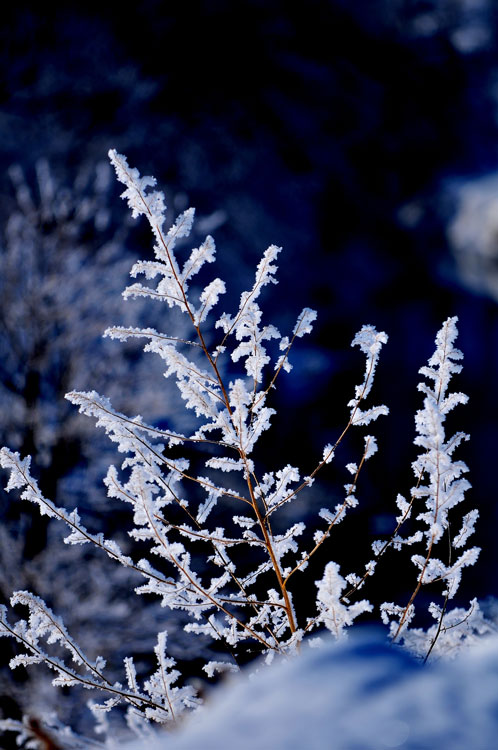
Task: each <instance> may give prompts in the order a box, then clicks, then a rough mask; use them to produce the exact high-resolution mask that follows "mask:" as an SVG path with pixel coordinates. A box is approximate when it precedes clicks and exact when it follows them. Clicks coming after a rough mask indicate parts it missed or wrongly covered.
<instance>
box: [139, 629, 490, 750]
mask: <svg viewBox="0 0 498 750" xmlns="http://www.w3.org/2000/svg"><path fill="white" fill-rule="evenodd" d="M497 737H498V636H493V637H489V638H485V639H483V641H482V643H480V644H478V645H477V646H474V647H473V648H472V649H470V650H469V651H467V652H466V653H464V654H462V655H460V656H459V657H457V658H456V659H455V660H453V661H451V662H442V661H440V662H439V663H436V664H434V665H432V666H431V665H428V666H426V667H422V666H421V665H420V664H419V663H416V662H415V661H413V660H412V659H411V657H410V656H408V655H407V654H406V653H404V652H402V651H400V650H398V649H396V648H391V647H390V646H389V645H388V644H387V643H386V639H385V634H384V633H382V632H380V631H377V630H373V631H372V630H369V629H367V630H362V629H360V630H359V631H357V632H356V633H353V634H352V636H351V637H350V638H349V640H348V641H346V642H345V643H343V644H339V645H337V644H336V643H334V642H332V641H329V640H325V641H324V644H323V647H321V648H313V649H311V648H309V647H308V646H304V647H303V651H302V654H301V655H300V656H299V657H296V658H295V659H291V660H289V661H286V662H283V661H282V662H281V663H279V664H275V663H274V664H273V665H272V666H270V667H263V666H262V667H261V669H260V670H259V671H258V673H257V674H255V675H253V676H252V677H249V676H248V674H247V673H246V674H242V675H240V674H239V675H235V676H233V677H231V678H227V680H226V681H225V682H224V683H223V684H222V685H221V686H220V687H218V688H215V689H213V691H212V692H211V694H210V695H209V696H208V698H207V700H206V704H205V706H204V707H203V709H201V710H200V711H198V712H197V713H196V714H195V715H192V716H191V717H190V718H187V719H186V720H185V722H184V723H183V724H182V725H181V727H180V728H179V729H178V730H176V731H174V732H173V733H168V734H167V735H166V734H163V735H162V736H161V735H158V737H157V740H153V741H149V740H148V741H146V742H145V743H143V744H142V743H141V742H135V743H131V744H130V745H128V746H126V750H166V749H167V750H196V749H197V748H202V749H203V750H224V749H225V748H226V750H228V749H230V750H233V749H234V748H237V750H245V749H246V748H247V750H249V748H250V749H251V750H254V748H255V747H257V748H258V750H266V748H271V749H272V750H280V749H281V750H284V748H285V750H303V749H306V750H314V749H315V748H316V749H318V748H326V749H327V750H385V748H403V750H435V748H437V750H460V748H461V749H462V750H463V749H464V748H465V750H491V749H492V748H495V747H498V740H497Z"/></svg>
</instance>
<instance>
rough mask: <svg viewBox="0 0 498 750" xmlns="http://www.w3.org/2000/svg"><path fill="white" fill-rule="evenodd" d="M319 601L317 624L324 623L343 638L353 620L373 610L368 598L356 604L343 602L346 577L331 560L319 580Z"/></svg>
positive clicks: (336, 635) (339, 637) (338, 636)
mask: <svg viewBox="0 0 498 750" xmlns="http://www.w3.org/2000/svg"><path fill="white" fill-rule="evenodd" d="M316 585H317V587H318V596H317V603H318V609H319V615H318V618H317V624H318V623H322V622H323V624H324V625H325V626H326V627H327V628H328V629H329V630H330V632H331V633H332V635H334V636H335V637H336V638H338V639H341V638H344V637H345V636H346V635H347V632H346V630H345V629H346V627H349V626H350V625H352V624H353V620H354V619H355V618H356V617H358V615H361V614H362V613H363V612H371V611H372V605H371V604H370V602H368V601H367V600H366V599H363V600H362V601H360V602H355V604H343V603H342V601H341V598H342V592H343V590H344V588H345V587H346V581H345V579H344V578H343V577H342V576H341V575H340V573H339V566H338V565H337V563H334V562H329V563H328V564H327V566H326V568H325V571H324V574H323V578H322V580H321V581H318V582H317V584H316Z"/></svg>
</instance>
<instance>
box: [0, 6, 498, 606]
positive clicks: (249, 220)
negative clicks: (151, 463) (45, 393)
mask: <svg viewBox="0 0 498 750" xmlns="http://www.w3.org/2000/svg"><path fill="white" fill-rule="evenodd" d="M497 32H498V7H497V6H496V4H495V3H494V2H492V1H491V0H490V1H486V0H472V1H471V0H434V1H433V2H430V1H429V0H427V1H425V2H422V1H420V2H416V1H415V0H413V1H409V0H356V2H347V0H343V1H341V0H330V1H329V2H327V1H326V0H309V2H306V3H289V2H285V1H284V0H238V1H237V2H231V1H230V0H204V1H202V0H201V1H198V2H189V1H188V0H186V1H185V2H177V3H170V2H160V1H159V0H145V1H144V2H140V3H136V4H131V5H130V4H129V5H128V6H126V7H125V6H123V7H121V8H119V9H116V8H115V7H114V6H111V5H109V4H104V3H97V2H92V1H91V0H89V1H88V2H85V3H68V4H64V5H63V4H61V5H59V6H58V5H53V4H48V5H46V4H36V5H33V6H32V7H30V6H29V5H28V4H24V3H22V2H21V3H9V4H8V5H7V6H6V7H5V8H4V9H3V10H2V19H1V22H0V34H1V39H0V70H1V78H0V192H1V193H2V202H1V204H0V218H1V219H2V221H3V222H5V221H6V220H7V218H8V215H9V212H10V211H11V210H12V205H13V194H12V187H11V184H10V182H9V178H8V176H7V170H8V168H9V167H10V166H11V165H12V164H13V163H17V164H20V165H21V166H22V168H23V170H24V172H25V174H26V175H27V178H28V179H33V174H34V165H35V163H36V161H37V160H38V159H40V158H41V157H44V158H46V159H48V160H49V162H50V165H51V167H52V169H53V170H54V173H56V174H57V175H58V177H59V179H60V180H62V181H63V182H66V183H67V184H68V185H70V184H71V183H72V182H73V181H74V179H75V174H76V172H77V170H78V169H79V168H81V167H82V166H83V165H86V166H87V167H88V168H90V167H91V168H93V166H94V165H97V164H98V162H100V161H102V160H105V159H106V154H107V151H108V149H109V148H111V147H112V148H116V149H117V150H118V151H119V152H122V153H126V154H127V156H128V158H129V161H130V163H131V164H132V165H133V166H137V167H138V168H139V170H140V172H141V173H142V174H154V175H155V176H156V177H157V178H158V182H159V184H160V185H163V186H165V187H167V188H168V190H169V191H170V193H169V194H170V195H175V194H176V195H178V194H180V193H182V192H184V193H186V194H187V196H188V198H189V200H190V202H191V204H192V205H194V206H196V207H197V209H198V210H199V212H200V213H201V214H210V213H212V212H214V211H215V210H222V211H223V212H224V215H225V217H226V221H225V222H224V223H223V224H222V226H221V227H220V228H219V229H218V230H217V232H216V240H217V244H218V247H219V256H218V257H219V262H220V271H219V272H220V274H221V275H222V277H224V278H225V279H226V281H227V282H228V283H229V284H230V283H231V284H232V288H233V297H232V299H236V297H237V295H238V294H239V293H240V291H241V290H242V289H243V288H244V285H246V284H248V283H249V279H250V274H252V269H253V268H254V267H255V264H256V263H257V262H258V260H259V257H260V256H261V254H262V252H263V250H264V249H265V248H266V247H267V246H268V245H269V244H270V243H276V244H278V245H282V246H283V247H284V253H283V254H282V256H281V263H280V276H279V278H280V286H279V287H274V288H272V289H271V290H269V291H268V294H267V306H268V310H269V312H270V314H271V313H272V312H273V314H274V316H276V320H277V322H278V323H279V324H281V325H282V327H285V326H287V327H290V326H292V325H293V320H294V319H295V317H296V315H297V314H298V312H299V311H300V310H301V308H302V307H303V306H304V305H309V306H310V307H314V308H316V309H317V310H318V312H319V318H318V323H317V326H316V328H315V331H314V334H313V337H312V338H308V340H303V342H302V346H301V349H300V350H296V352H295V355H294V364H295V369H294V373H293V375H294V380H292V376H291V377H290V378H289V379H288V380H287V381H285V384H283V385H282V388H281V390H280V392H279V395H277V396H276V398H277V404H278V405H279V406H280V413H281V419H282V421H281V422H280V423H279V424H280V426H278V425H276V428H275V432H274V433H273V437H272V438H271V440H270V441H269V442H266V443H264V448H265V450H266V451H269V450H270V448H271V450H272V451H274V452H276V453H277V452H279V451H280V453H279V455H281V456H282V457H287V458H286V459H285V460H288V461H290V462H291V463H292V462H299V461H300V460H301V458H302V457H303V455H304V459H303V460H305V461H306V460H307V459H308V451H310V452H313V451H316V450H319V449H320V446H322V445H323V444H324V443H325V442H327V441H328V440H330V439H331V437H330V433H331V430H332V432H333V433H334V434H336V433H335V432H334V431H336V430H337V429H338V428H339V427H340V426H341V425H342V424H343V423H344V419H345V416H346V414H347V410H346V403H347V401H348V400H349V398H351V397H352V388H353V385H354V383H356V382H359V379H360V377H361V372H362V368H363V362H362V361H361V358H360V357H359V355H358V354H357V353H355V352H353V351H352V350H350V349H349V348H348V347H349V343H350V341H351V340H352V338H353V336H354V333H355V332H356V331H357V330H358V329H359V328H360V327H361V325H362V324H363V323H371V324H373V325H375V326H376V327H377V328H379V329H382V330H386V331H387V333H388V334H389V336H390V342H389V344H388V346H387V347H386V349H385V354H384V356H383V359H382V362H381V365H380V367H379V371H378V380H377V384H376V390H375V393H376V399H377V401H379V402H380V403H386V404H387V405H388V406H389V407H390V409H391V415H390V417H389V418H388V419H386V420H384V422H383V424H382V427H381V426H380V423H379V424H378V426H377V427H376V428H375V429H376V431H375V434H377V435H378V437H379V448H380V455H379V456H378V457H376V461H377V463H376V464H375V465H374V463H373V462H372V467H371V469H370V473H369V474H368V476H366V478H365V485H364V495H365V502H366V503H367V506H368V507H370V508H372V518H373V519H375V518H377V521H375V520H371V521H365V524H366V525H367V526H368V529H366V531H368V534H370V535H371V534H372V533H373V534H377V533H379V529H381V527H382V518H384V517H385V516H386V515H388V516H389V514H392V513H394V499H395V496H396V494H397V492H404V493H407V492H409V489H410V487H411V486H412V484H413V476H412V472H411V468H410V464H411V461H412V460H413V459H414V458H415V455H416V449H415V448H414V446H413V445H412V439H413V436H414V421H413V416H414V412H415V410H416V409H417V408H419V407H420V405H421V398H420V395H419V394H417V391H416V385H417V382H418V380H419V376H418V375H417V370H418V368H419V367H420V366H422V365H423V364H425V362H426V361H427V359H428V357H429V356H430V355H431V353H432V351H433V342H434V337H435V334H436V332H437V330H438V328H439V327H440V326H441V324H442V322H443V321H444V320H445V319H446V318H447V317H448V316H452V315H458V316H459V319H460V323H459V328H460V333H461V336H460V339H459V346H460V348H461V349H462V350H463V351H464V354H465V369H464V374H463V375H462V376H461V377H460V378H459V380H458V384H457V385H456V386H455V387H456V388H457V389H458V390H463V391H465V392H467V393H468V394H469V395H470V397H471V400H470V405H469V406H468V407H465V408H464V407H460V409H459V410H458V414H457V413H456V412H455V417H454V420H453V421H452V422H451V425H453V429H462V430H464V431H465V432H469V433H471V437H472V440H471V442H470V443H469V444H468V445H466V446H465V447H464V448H462V450H461V456H462V458H463V459H464V460H465V461H466V462H467V463H468V464H469V466H470V470H471V475H470V480H471V482H472V484H473V487H474V490H473V491H472V493H471V499H469V501H468V502H469V507H468V508H467V510H468V509H470V508H472V507H474V506H477V507H479V509H480V511H481V515H482V517H483V519H484V520H483V522H482V526H481V531H480V534H479V536H480V540H479V543H481V544H482V545H483V547H484V551H483V553H482V559H481V561H480V563H479V564H478V566H476V568H475V569H473V571H472V572H467V573H466V580H467V581H468V583H467V584H466V587H465V591H463V588H462V595H463V596H465V597H466V598H467V599H468V598H469V597H470V596H472V595H474V594H476V595H478V596H481V597H483V596H486V595H487V594H495V595H496V594H498V591H497V590H496V576H495V571H496V566H497V564H498V548H497V547H495V545H494V537H495V534H496V529H497V524H498V513H497V511H496V507H497V506H496V499H495V494H496V490H495V485H496V481H495V477H494V463H495V461H496V458H495V455H496V445H497V442H496V424H497V417H498V413H497V412H498V400H497V395H496V393H497V389H496V381H497V377H498V314H497V307H496V305H497V300H498V239H497V238H498V220H493V216H494V215H495V214H496V213H497V211H498V202H496V197H495V196H494V195H493V183H492V181H491V183H490V182H489V179H488V177H491V178H492V176H493V174H494V173H495V172H496V171H497V170H498V118H497V114H498V45H497ZM486 180H488V181H486ZM490 185H491V187H490ZM466 190H467V192H465V191H466ZM468 190H471V191H472V190H474V193H472V192H471V195H474V194H475V195H476V196H477V197H476V207H477V208H476V211H477V213H476V212H469V215H468V217H467V219H466V218H465V216H467V214H465V212H464V208H465V205H466V204H465V203H464V200H465V196H466V195H468V194H469V193H468ZM119 192H120V191H119V188H118V187H117V186H116V188H115V192H114V196H115V198H114V203H115V211H116V216H117V217H118V220H120V219H121V220H123V219H124V216H125V214H126V210H125V207H124V205H122V206H121V205H119V204H120V201H119V199H118V195H119ZM496 196H498V192H497V193H496ZM493 201H495V203H493ZM493 206H494V213H493ZM459 212H460V214H459ZM479 212H480V213H479ZM461 214H462V215H463V219H462V223H463V225H464V226H463V229H460V230H459V232H453V234H452V233H451V231H450V227H451V226H453V225H454V222H455V221H456V217H458V216H459V215H461ZM465 222H466V223H465ZM462 237H463V238H465V237H467V238H468V237H470V240H469V239H467V240H465V242H464V240H463V239H461V238H462ZM129 241H130V242H131V252H132V253H133V254H135V255H136V256H139V255H143V253H144V250H143V247H144V245H147V246H150V242H149V238H148V234H147V232H146V230H145V228H143V227H142V229H140V228H139V229H137V230H136V231H135V232H134V233H132V235H131V240H129ZM114 322H116V321H114V320H113V321H107V320H105V321H103V322H102V328H105V327H106V325H109V324H110V323H114ZM89 387H91V383H89ZM303 434H304V435H307V436H309V437H306V438H305V439H304V440H303ZM276 446H277V447H276ZM276 463H277V464H278V465H280V464H281V460H278V461H277V462H276ZM338 481H339V485H340V483H341V480H338ZM344 481H347V479H345V480H344ZM359 494H360V495H361V492H359ZM457 516H458V519H459V518H460V516H459V515H458V513H457ZM379 519H380V521H379ZM458 523H459V520H458Z"/></svg>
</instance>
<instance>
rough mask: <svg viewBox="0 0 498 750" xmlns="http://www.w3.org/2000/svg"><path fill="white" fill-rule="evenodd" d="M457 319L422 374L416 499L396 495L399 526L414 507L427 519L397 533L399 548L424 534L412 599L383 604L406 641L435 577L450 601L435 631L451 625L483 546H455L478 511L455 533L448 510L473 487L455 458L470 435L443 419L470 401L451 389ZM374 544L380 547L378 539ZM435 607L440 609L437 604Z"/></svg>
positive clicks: (443, 333)
mask: <svg viewBox="0 0 498 750" xmlns="http://www.w3.org/2000/svg"><path fill="white" fill-rule="evenodd" d="M457 320H458V319H457V318H456V317H453V318H448V320H446V322H445V323H444V324H443V326H442V328H441V329H440V331H439V332H438V334H437V336H436V350H435V352H434V354H433V355H432V357H431V358H430V359H429V362H428V364H427V366H425V367H422V368H421V369H420V373H421V375H424V376H425V377H426V378H427V379H428V381H429V383H426V382H421V383H419V385H418V389H419V391H421V392H422V393H423V394H424V404H423V408H422V409H420V410H419V411H418V412H417V414H416V417H415V425H416V431H417V435H416V437H415V440H414V443H415V445H417V446H418V447H420V448H421V449H422V450H421V452H420V454H419V456H418V457H417V459H416V460H415V461H414V462H413V471H414V473H415V476H416V479H417V483H416V485H415V486H414V487H413V488H412V491H411V502H408V500H406V499H405V498H404V497H403V496H401V495H399V496H398V500H397V505H398V508H399V509H400V511H401V515H400V516H399V517H398V527H399V525H401V523H403V522H404V521H405V520H406V519H407V518H408V517H409V516H410V514H411V512H412V510H414V511H415V513H417V515H416V520H417V521H419V522H421V523H422V524H423V529H422V530H420V529H419V530H418V531H416V532H415V534H413V535H412V536H411V537H408V538H405V539H403V538H402V537H401V536H399V535H396V536H395V537H394V539H393V543H394V546H395V547H398V548H399V547H401V546H402V545H403V544H413V543H415V542H420V541H422V540H425V551H424V552H422V553H421V554H414V555H413V556H412V561H413V563H414V565H415V566H416V569H417V584H416V587H415V590H414V593H413V595H412V597H411V599H410V602H409V603H408V604H407V605H406V606H405V607H396V608H394V605H387V604H386V605H383V606H384V614H385V616H386V620H387V619H389V618H388V617H387V615H388V614H390V615H392V616H393V617H394V618H395V619H394V620H393V621H392V622H391V623H390V630H391V634H392V635H393V637H394V638H397V637H398V635H400V633H401V632H403V638H404V641H405V643H407V644H408V643H409V642H410V639H409V637H408V635H407V629H406V626H407V620H408V619H409V618H410V619H411V617H413V614H414V605H413V601H414V599H415V596H416V595H417V594H418V592H419V590H420V588H421V587H423V586H426V585H428V584H430V583H433V582H440V583H441V584H442V586H443V592H442V593H443V596H444V597H445V605H444V608H443V609H441V611H440V615H439V630H438V631H437V635H436V638H438V637H439V634H440V631H441V630H442V629H443V627H446V629H448V626H445V625H444V623H445V622H446V621H447V620H448V618H449V617H451V613H447V612H446V605H447V602H448V600H449V599H451V598H453V597H454V595H455V593H456V591H457V588H458V585H459V583H460V579H461V575H462V569H463V568H464V567H466V566H468V565H473V564H474V563H475V561H476V560H477V557H478V555H479V552H480V550H479V548H478V547H471V548H469V549H465V550H463V551H462V552H460V554H459V555H458V556H457V555H455V554H454V552H453V550H457V549H462V547H464V546H465V544H466V541H467V539H468V537H469V536H470V535H471V534H472V532H473V530H474V524H475V521H476V519H477V517H478V511H477V510H472V511H470V512H469V513H467V514H466V515H465V516H464V518H463V522H462V526H461V529H460V531H459V532H458V533H457V534H456V535H455V532H454V531H453V528H452V529H451V530H450V523H449V519H448V514H449V512H450V511H451V510H453V508H455V506H456V505H458V504H459V503H461V502H462V501H463V500H464V496H465V492H466V490H468V489H469V488H470V483H469V482H468V481H467V479H465V477H464V476H463V475H464V474H465V473H466V472H467V471H468V468H467V466H466V464H465V463H464V462H463V461H458V460H454V458H453V454H454V452H455V450H456V448H458V446H459V445H460V444H461V443H462V441H464V440H468V435H466V434H465V433H463V432H457V433H455V434H454V435H452V436H451V437H447V436H446V432H445V425H444V423H445V420H446V415H447V414H448V412H449V411H451V410H452V409H453V408H454V407H455V406H457V405H458V404H465V403H467V400H468V398H467V396H466V395H465V394H463V393H460V392H450V390H449V387H450V381H451V378H452V377H453V375H456V374H458V373H459V372H460V371H461V369H462V366H461V365H460V364H459V361H460V360H461V359H462V357H463V355H462V352H461V351H460V350H459V349H457V348H456V347H455V346H454V342H455V340H456V338H457V335H458V330H457V325H456V324H457ZM422 502H423V503H424V506H425V507H424V508H423V509H421V508H420V505H421V503H422ZM417 511H418V512H417ZM443 538H444V540H445V547H446V548H447V547H448V540H449V542H450V552H449V554H448V556H447V559H446V560H443V559H440V558H438V557H436V556H435V546H436V545H437V544H438V543H439V542H441V541H442V540H443ZM374 549H375V550H376V551H377V552H379V543H378V542H377V543H376V547H375V548H374ZM432 607H433V611H435V609H434V607H436V605H432ZM457 617H458V615H457Z"/></svg>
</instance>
